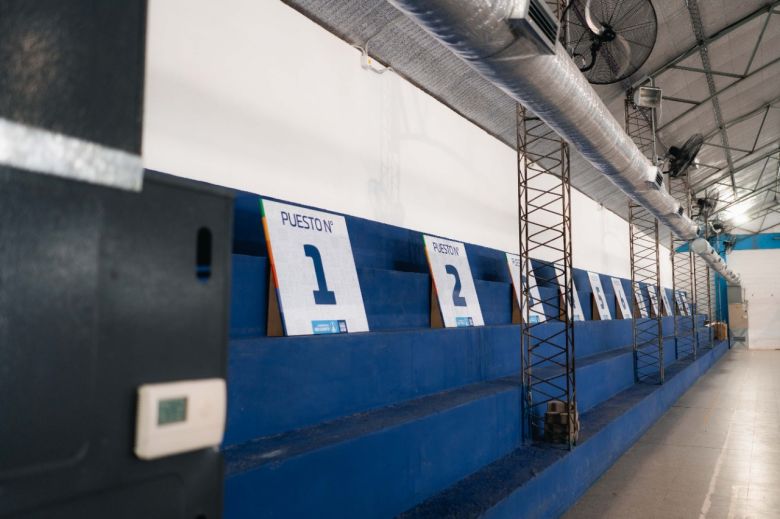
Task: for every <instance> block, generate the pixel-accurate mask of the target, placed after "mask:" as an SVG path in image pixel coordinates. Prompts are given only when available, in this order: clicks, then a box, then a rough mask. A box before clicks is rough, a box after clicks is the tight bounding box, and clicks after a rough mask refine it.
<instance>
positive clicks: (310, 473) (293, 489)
mask: <svg viewBox="0 0 780 519" xmlns="http://www.w3.org/2000/svg"><path fill="white" fill-rule="evenodd" d="M519 401H520V391H519V390H518V388H517V387H515V388H514V389H510V390H505V391H502V392H499V393H496V394H493V395H490V396H488V397H485V398H480V399H478V400H473V401H470V402H468V403H466V404H463V405H460V406H456V407H452V408H450V409H448V410H446V411H442V412H433V413H431V414H428V415H426V416H424V417H422V418H420V419H417V420H414V421H410V422H406V423H401V424H398V425H395V426H392V427H389V428H386V429H382V430H380V431H377V432H373V433H369V434H365V435H362V436H358V437H354V438H351V439H348V440H346V441H343V442H340V443H336V444H333V445H330V446H328V447H326V448H321V449H316V450H313V451H309V452H307V453H305V454H302V455H299V456H294V457H292V458H288V459H284V460H282V461H278V462H269V463H265V464H263V465H261V466H259V467H255V468H252V469H250V470H247V471H243V472H242V471H239V472H235V471H234V470H231V467H234V466H235V467H238V468H239V469H240V465H241V464H240V463H233V462H231V461H230V457H231V456H232V454H231V456H229V457H228V475H227V479H226V486H225V516H226V517H227V518H231V519H236V518H249V517H258V516H262V517H266V518H274V517H278V518H287V517H323V518H331V517H332V518H339V519H342V518H360V519H362V518H365V517H388V518H389V517H394V516H395V515H396V514H398V513H400V512H403V511H404V510H406V509H407V508H409V507H411V506H413V505H414V504H415V503H418V502H419V501H421V500H424V499H426V498H427V497H429V496H431V495H433V494H435V493H436V492H438V491H440V490H442V489H444V488H446V487H447V486H449V485H451V484H452V483H454V482H456V481H458V480H459V479H461V478H463V477H465V476H467V475H468V474H470V473H471V472H473V471H475V470H477V469H479V468H480V467H482V466H484V465H485V464H487V463H490V462H492V461H494V460H495V459H497V458H499V457H500V456H502V455H504V454H506V453H507V452H509V451H511V450H512V449H513V448H515V447H516V446H517V445H518V442H519V440H520V431H519V426H520V414H519V413H520V410H519V406H518V402H519Z"/></svg>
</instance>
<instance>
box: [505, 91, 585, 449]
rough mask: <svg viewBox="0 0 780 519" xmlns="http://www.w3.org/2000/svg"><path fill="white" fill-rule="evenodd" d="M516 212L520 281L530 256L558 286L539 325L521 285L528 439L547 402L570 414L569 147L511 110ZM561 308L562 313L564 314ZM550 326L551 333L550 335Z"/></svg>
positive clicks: (541, 277)
mask: <svg viewBox="0 0 780 519" xmlns="http://www.w3.org/2000/svg"><path fill="white" fill-rule="evenodd" d="M517 152H518V155H517V157H518V164H517V172H518V208H519V216H520V256H521V258H522V265H523V266H522V269H523V275H524V277H525V279H528V278H529V273H530V272H531V271H532V269H533V266H532V264H531V257H534V258H540V259H543V260H544V263H545V265H544V268H540V269H538V270H537V271H536V274H535V275H536V280H537V283H538V285H539V286H542V287H543V286H548V287H549V286H560V297H559V295H558V293H557V292H558V291H550V293H552V294H553V295H550V296H546V297H545V296H543V299H542V304H543V305H544V306H545V307H547V308H550V307H552V308H560V309H561V311H559V312H558V315H555V316H547V321H546V322H543V323H532V322H531V319H530V309H531V304H530V303H531V301H530V293H529V287H528V285H529V284H528V283H524V284H523V288H522V295H523V314H524V315H523V322H524V324H523V325H522V327H521V328H522V342H521V344H522V369H523V385H524V395H525V405H524V408H523V409H524V413H525V421H526V425H527V430H528V432H529V433H530V436H531V438H532V439H534V440H541V439H542V438H543V436H544V435H543V433H544V425H545V424H544V413H545V410H546V406H547V403H548V402H551V401H556V400H557V401H560V402H563V403H564V405H565V406H566V409H567V410H568V413H569V414H568V416H569V417H575V416H576V409H577V403H576V402H577V398H576V380H575V374H574V323H573V316H572V312H571V301H572V297H573V295H572V293H573V289H572V284H573V279H572V261H571V260H572V256H571V184H570V175H569V173H570V172H569V147H568V145H567V144H566V142H565V141H563V140H562V139H561V138H560V137H559V136H558V135H557V134H556V133H555V132H554V131H553V130H551V129H550V128H549V127H548V126H547V125H546V124H544V123H543V122H542V121H540V120H539V119H538V118H537V117H534V116H532V115H531V114H529V113H528V112H527V111H526V109H525V108H524V107H523V106H521V105H518V106H517ZM565 309H568V311H566V310H565ZM550 327H553V330H554V331H553V333H550ZM568 424H569V426H568V433H569V434H568V441H567V442H566V443H568V445H569V447H571V446H572V445H573V444H574V442H575V438H576V430H575V427H576V425H575V420H573V419H569V420H568Z"/></svg>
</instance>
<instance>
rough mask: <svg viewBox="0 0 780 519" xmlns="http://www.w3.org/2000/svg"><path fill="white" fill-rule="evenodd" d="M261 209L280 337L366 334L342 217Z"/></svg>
mask: <svg viewBox="0 0 780 519" xmlns="http://www.w3.org/2000/svg"><path fill="white" fill-rule="evenodd" d="M260 204H261V215H262V219H263V228H264V229H265V236H266V242H267V243H268V251H269V256H270V257H271V266H272V268H273V275H274V283H275V284H276V289H277V294H278V297H279V306H280V309H281V314H282V322H283V324H284V330H285V333H286V334H287V335H312V334H322V333H346V332H367V331H368V320H367V318H366V309H365V307H364V306H363V296H362V294H361V292H360V284H359V283H358V277H357V269H356V268H355V259H354V258H353V257H352V245H351V244H350V241H349V233H348V232H347V222H346V220H345V219H344V217H343V216H339V215H336V214H331V213H325V212H322V211H315V210H313V209H306V208H304V207H298V206H294V205H289V204H282V203H280V202H274V201H271V200H261V201H260Z"/></svg>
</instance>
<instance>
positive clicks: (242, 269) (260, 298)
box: [230, 254, 269, 337]
mask: <svg viewBox="0 0 780 519" xmlns="http://www.w3.org/2000/svg"><path fill="white" fill-rule="evenodd" d="M232 269H233V270H232V276H233V282H232V288H231V291H230V336H231V337H258V336H264V335H265V334H266V325H267V315H268V272H269V265H268V258H265V257H258V256H245V255H241V254H233V266H232Z"/></svg>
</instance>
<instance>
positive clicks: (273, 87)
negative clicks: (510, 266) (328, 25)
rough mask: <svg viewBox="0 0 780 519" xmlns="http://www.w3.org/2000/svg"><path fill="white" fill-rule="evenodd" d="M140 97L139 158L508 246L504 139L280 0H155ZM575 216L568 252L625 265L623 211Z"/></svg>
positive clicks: (510, 167)
mask: <svg viewBox="0 0 780 519" xmlns="http://www.w3.org/2000/svg"><path fill="white" fill-rule="evenodd" d="M292 35H294V37H292ZM145 103H146V108H145V121H144V141H143V153H144V161H145V164H146V166H147V167H148V168H152V169H157V170H160V171H163V172H166V173H172V174H175V175H180V176H184V177H189V178H194V179H198V180H204V181H207V182H212V183H215V184H220V185H225V186H228V187H233V188H239V189H243V190H247V191H251V192H255V193H260V194H264V195H268V196H272V197H279V198H282V199H287V200H290V201H294V202H299V203H304V204H311V205H314V206H318V207H322V208H324V209H327V210H331V211H340V212H343V213H347V214H350V215H354V216H361V217H365V218H370V219H373V220H378V221H381V222H385V223H390V224H394V225H399V226H403V227H408V228H412V229H417V230H420V231H425V232H429V233H433V234H438V235H441V236H447V237H450V238H452V239H456V240H462V241H467V242H472V243H478V244H481V245H485V246H488V247H494V248H497V249H502V250H506V251H510V252H516V251H517V249H518V245H517V207H516V206H517V201H516V193H517V173H516V167H517V166H516V156H515V152H514V151H513V150H512V149H510V148H509V147H507V146H506V145H504V144H503V143H501V142H499V141H498V140H497V139H495V138H494V137H492V136H490V135H488V134H487V133H486V132H484V131H483V130H481V129H480V128H478V127H477V126H475V125H473V124H472V123H470V122H469V121H467V120H466V119H464V118H462V117H461V116H459V115H458V114H456V113H455V112H453V111H452V110H450V109H449V108H447V107H446V106H444V105H442V104H441V103H439V102H438V101H436V100H435V99H433V98H432V97H430V96H429V95H427V94H426V93H424V92H422V91H421V90H419V89H417V88H416V87H414V86H413V85H411V84H410V83H408V82H407V81H405V80H403V79H401V78H399V77H398V76H397V75H395V74H394V73H393V72H387V73H385V74H382V75H377V74H374V73H372V72H369V71H366V70H363V69H362V68H361V67H360V53H359V52H358V51H357V50H356V49H354V48H352V47H350V46H349V45H348V44H347V43H345V42H344V41H342V40H340V39H339V38H337V37H336V36H334V35H332V34H330V33H329V32H327V31H326V30H324V29H323V28H321V27H320V26H318V25H316V24H315V23H314V22H312V21H310V20H309V19H307V18H306V17H304V16H303V15H301V14H300V13H298V12H297V11H295V10H293V9H291V8H290V7H288V6H286V5H285V4H283V3H282V2H281V1H278V0H263V1H257V0H223V1H220V2H213V1H209V0H152V1H151V2H150V3H149V22H148V35H147V75H146V92H145ZM574 174H576V172H574ZM572 217H573V220H572V221H573V231H574V232H573V236H574V238H573V250H574V263H575V266H576V267H580V268H583V269H587V270H592V271H597V272H601V273H606V274H610V275H615V276H621V277H628V276H629V274H630V270H629V263H628V257H629V254H628V224H627V223H626V222H625V221H624V220H623V219H621V218H620V217H618V216H617V215H615V214H614V213H612V212H610V211H608V210H605V209H603V208H601V206H600V205H599V204H598V203H597V202H594V201H593V200H591V199H590V198H588V197H586V196H584V195H582V194H581V193H579V192H576V191H575V192H574V194H573V200H572ZM662 258H663V261H664V267H663V270H664V276H663V279H664V284H665V285H667V286H668V285H669V282H668V280H669V279H670V277H669V275H668V273H669V271H670V269H669V268H668V266H667V265H666V264H667V263H668V252H666V251H662Z"/></svg>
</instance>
